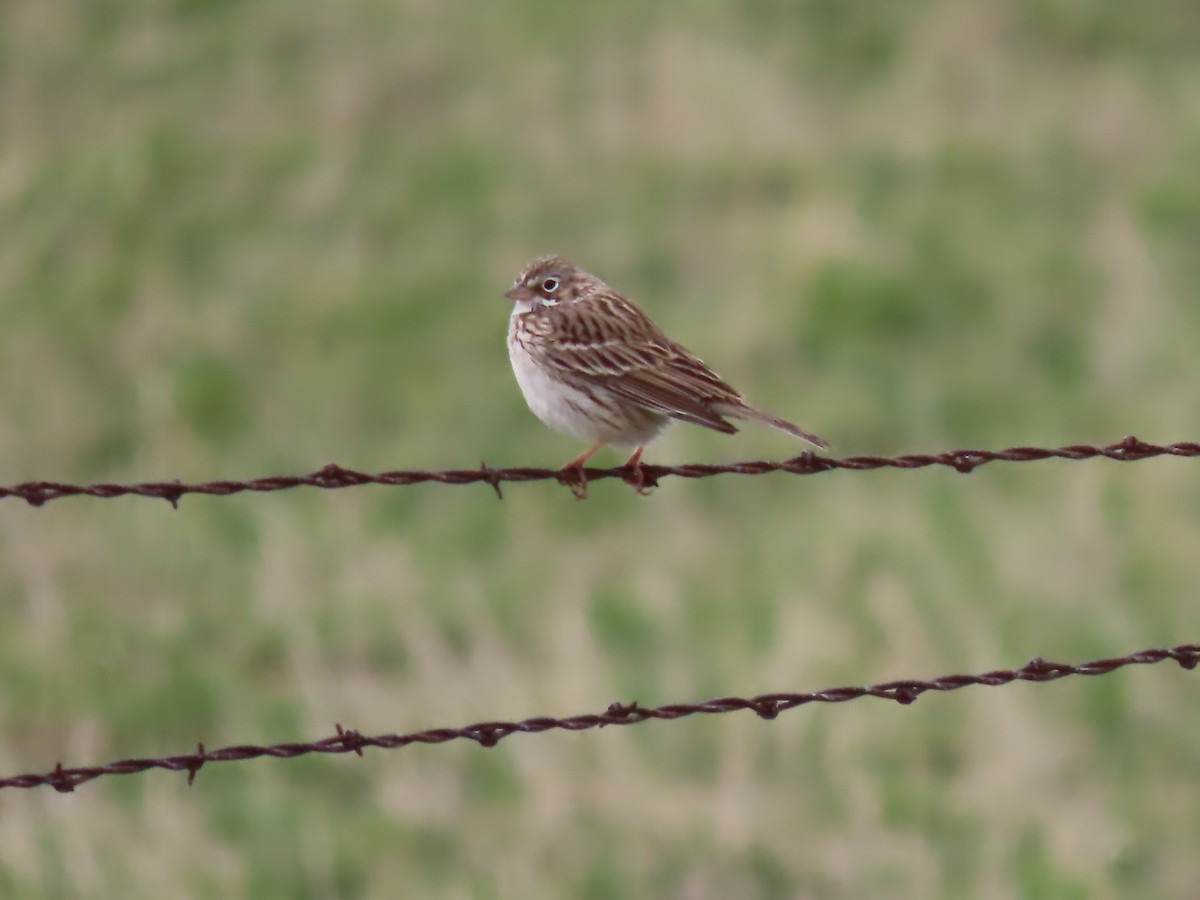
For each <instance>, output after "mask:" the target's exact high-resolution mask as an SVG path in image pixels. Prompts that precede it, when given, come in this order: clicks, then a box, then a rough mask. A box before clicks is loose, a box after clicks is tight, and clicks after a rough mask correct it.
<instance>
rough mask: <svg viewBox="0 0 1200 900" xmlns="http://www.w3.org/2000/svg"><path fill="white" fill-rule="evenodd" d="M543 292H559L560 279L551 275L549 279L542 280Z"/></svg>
mask: <svg viewBox="0 0 1200 900" xmlns="http://www.w3.org/2000/svg"><path fill="white" fill-rule="evenodd" d="M542 290H543V291H545V292H546V293H547V294H553V293H554V292H555V291H557V290H558V279H557V278H555V277H554V276H553V275H551V276H550V277H549V278H543V279H542Z"/></svg>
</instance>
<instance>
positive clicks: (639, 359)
mask: <svg viewBox="0 0 1200 900" xmlns="http://www.w3.org/2000/svg"><path fill="white" fill-rule="evenodd" d="M504 296H505V297H507V298H508V299H510V300H513V301H514V305H513V311H512V317H511V319H510V320H509V325H508V355H509V358H510V359H511V360H512V367H513V373H514V374H515V375H516V376H517V384H519V385H520V386H521V392H522V393H523V394H524V395H525V402H526V403H528V404H529V408H530V410H532V411H533V413H534V415H536V416H537V417H538V418H539V419H541V420H542V421H543V422H545V423H546V424H547V425H548V426H550V427H551V428H553V429H554V430H555V431H561V432H563V433H564V434H569V435H571V436H572V437H575V438H578V439H579V440H581V441H587V442H588V443H589V444H591V446H590V447H588V449H587V450H585V451H583V453H581V454H579V455H578V456H577V457H575V458H574V459H573V460H571V461H570V462H568V463H567V464H566V465H565V466H563V468H564V470H566V469H574V470H576V472H577V483H578V484H580V485H582V486H583V490H584V491H586V481H585V480H584V478H583V464H584V462H586V461H587V459H588V458H589V457H591V456H592V454H594V453H595V452H596V451H597V450H599V449H600V448H601V447H603V446H604V445H605V444H612V445H614V446H617V447H632V448H634V449H633V455H632V456H630V457H629V460H628V461H627V462H626V465H627V466H631V467H633V468H634V471H635V473H637V474H636V475H635V481H636V483H637V484H638V487H639V490H640V486H641V484H640V481H641V479H640V472H641V468H640V462H639V461H640V459H641V456H642V450H643V449H644V448H645V446H646V444H648V443H649V442H650V441H651V440H653V439H654V438H655V437H656V436H657V435H658V433H659V432H660V431H661V430H662V428H663V426H664V425H666V424H667V423H668V422H669V421H670V420H671V419H680V420H682V421H684V422H691V423H693V424H695V425H703V426H704V427H705V428H711V429H713V430H714V431H721V432H724V433H725V434H733V433H734V432H736V431H737V428H735V427H734V426H733V425H732V424H731V423H730V422H729V421H728V420H727V418H726V417H729V418H733V419H744V420H748V421H753V422H761V423H763V424H765V425H770V426H772V427H773V428H778V429H779V430H780V431H786V432H787V433H788V434H791V435H795V436H796V437H798V438H800V439H802V440H805V441H808V442H809V443H810V444H813V445H815V446H817V447H820V448H821V449H822V450H827V449H829V444H828V443H826V442H825V441H824V440H822V439H821V438H819V437H817V436H816V435H815V434H811V433H809V432H807V431H805V430H804V429H803V428H800V427H799V426H797V425H793V424H792V423H791V422H788V421H786V420H784V419H781V418H779V417H778V416H773V415H771V414H770V413H768V412H764V411H763V410H761V409H758V408H756V407H754V406H751V405H750V404H749V403H747V402H746V399H745V398H744V397H743V396H742V395H741V394H740V393H738V391H736V390H734V389H733V388H732V387H730V385H729V384H727V383H726V382H725V381H724V380H723V379H722V378H721V377H720V376H719V375H717V374H716V373H715V372H714V371H713V370H712V369H710V368H709V367H708V366H707V365H705V364H704V362H703V361H702V360H700V359H699V358H698V357H696V356H694V355H693V354H692V353H690V352H689V351H688V350H686V349H685V348H684V347H682V346H680V345H679V344H677V343H675V342H674V341H673V340H671V339H670V338H669V337H667V336H666V334H664V333H663V331H662V329H661V328H659V327H658V326H657V325H655V324H654V322H653V321H651V319H650V317H649V316H647V315H646V314H645V313H644V312H642V311H641V310H640V309H638V308H637V307H636V306H634V304H633V303H632V302H631V301H629V300H628V299H626V298H625V297H623V296H622V295H621V294H619V293H617V291H615V290H613V289H612V288H611V287H609V286H608V285H607V284H605V283H604V282H603V281H601V280H600V279H599V278H597V277H596V276H595V275H592V274H589V273H588V272H585V271H584V270H583V269H581V268H579V267H578V266H576V265H574V264H573V263H571V262H570V261H568V260H566V259H563V258H562V257H561V256H539V257H538V258H537V259H535V260H533V261H532V262H531V263H529V265H527V266H526V267H525V268H524V270H523V271H522V272H521V274H520V275H518V276H517V279H516V281H514V282H513V286H512V288H511V289H510V290H509V291H508V292H507V293H505V295H504Z"/></svg>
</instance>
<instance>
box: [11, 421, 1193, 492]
mask: <svg viewBox="0 0 1200 900" xmlns="http://www.w3.org/2000/svg"><path fill="white" fill-rule="evenodd" d="M1158 456H1178V457H1186V458H1192V457H1196V456H1200V444H1197V443H1191V442H1178V443H1174V444H1149V443H1146V442H1145V441H1142V440H1140V439H1138V438H1136V437H1133V436H1132V435H1130V436H1129V437H1126V438H1125V439H1124V440H1121V441H1119V442H1118V443H1115V444H1110V445H1108V446H1106V447H1097V446H1091V445H1089V444H1072V445H1070V446H1066V447H1009V448H1007V449H1004V450H946V451H943V452H941V453H931V454H906V455H902V456H847V457H842V458H836V457H829V456H818V455H817V454H815V453H802V454H801V455H799V456H795V457H792V458H791V459H786V460H782V461H776V462H771V461H767V460H758V461H750V462H735V463H724V464H717V465H704V464H689V465H681V466H661V465H653V464H650V463H643V464H642V465H641V466H640V467H638V468H636V469H635V468H633V467H630V466H616V467H613V468H610V469H597V468H590V467H589V468H585V469H582V470H577V469H538V468H529V467H524V466H518V467H513V468H505V469H493V468H491V467H490V466H488V465H487V464H486V463H481V464H480V467H479V468H478V469H443V470H423V469H400V470H395V471H390V472H378V473H369V472H358V471H355V470H354V469H346V468H343V467H342V466H339V465H337V464H335V463H330V464H329V465H327V466H325V467H324V468H322V469H319V470H317V471H316V472H312V473H310V474H308V475H270V476H266V477H263V478H253V479H250V480H248V481H228V480H221V481H205V482H199V483H195V484H184V483H182V482H180V481H144V482H139V483H136V484H113V483H109V482H99V483H96V484H69V483H64V482H58V481H27V482H24V483H22V484H14V485H10V486H7V487H0V500H3V499H4V498H7V497H14V498H19V499H21V500H24V501H25V502H27V503H28V504H29V505H30V506H42V505H44V504H45V503H48V502H49V501H51V500H58V499H61V498H63V497H80V496H83V497H98V498H102V499H112V498H114V497H125V496H137V497H151V498H155V499H159V500H166V501H167V502H168V503H170V504H171V505H172V506H175V507H177V506H178V505H179V499H180V498H181V497H183V496H184V495H185V494H207V495H208V496H212V497H229V496H232V495H234V494H241V493H244V492H247V491H250V492H257V493H266V492H271V491H285V490H290V489H292V488H297V487H314V488H323V489H326V490H332V489H336V488H347V487H357V486H358V485H364V484H381V485H390V486H393V487H400V486H404V485H411V484H422V483H425V482H437V483H440V484H459V485H461V484H480V483H482V484H487V485H490V486H491V487H492V489H493V490H494V491H495V492H496V496H497V497H500V498H501V499H503V494H502V493H501V489H500V486H501V484H503V483H505V482H530V481H556V482H558V483H559V484H562V485H565V486H566V487H569V488H571V489H572V491H574V492H575V494H576V496H583V492H581V491H580V488H581V487H582V486H585V485H586V484H587V483H590V482H593V481H602V480H604V479H606V478H619V479H621V480H622V481H625V482H627V483H629V484H631V485H634V486H635V487H637V488H639V489H640V488H642V487H655V486H656V485H657V484H658V482H659V481H660V480H661V479H663V478H666V477H671V476H674V477H676V478H711V477H713V476H716V475H767V474H770V473H772V472H786V473H788V474H790V475H816V474H819V473H821V472H828V471H831V470H834V469H849V470H852V471H860V472H861V471H867V470H871V469H923V468H927V467H929V466H945V467H947V468H951V469H954V470H956V471H958V472H961V473H963V474H967V473H969V472H973V471H974V470H975V469H977V468H979V467H980V466H982V465H984V464H985V463H990V462H1038V461H1041V460H1047V459H1065V460H1074V461H1082V460H1086V459H1096V458H1103V459H1110V460H1114V461H1117V462H1137V461H1139V460H1143V459H1151V458H1154V457H1158Z"/></svg>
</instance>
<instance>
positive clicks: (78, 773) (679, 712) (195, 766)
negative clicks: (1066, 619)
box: [0, 644, 1200, 793]
mask: <svg viewBox="0 0 1200 900" xmlns="http://www.w3.org/2000/svg"><path fill="white" fill-rule="evenodd" d="M1168 659H1173V660H1175V662H1177V663H1179V665H1180V666H1182V667H1183V668H1184V669H1188V670H1191V669H1194V668H1195V667H1196V665H1197V663H1200V644H1181V645H1179V646H1177V647H1171V648H1169V649H1151V650H1142V651H1139V652H1137V653H1130V654H1129V655H1127V656H1118V657H1114V658H1112V659H1098V660H1093V661H1092V662H1085V663H1079V664H1077V665H1070V664H1067V663H1056V662H1049V661H1047V660H1045V659H1042V658H1041V657H1035V658H1034V659H1033V660H1032V661H1030V662H1029V663H1028V664H1026V665H1025V666H1022V667H1021V668H1020V669H997V670H995V671H992V672H983V673H981V674H978V675H943V676H941V677H940V678H934V679H932V680H930V681H916V680H905V681H887V682H883V683H880V684H875V685H871V686H869V687H841V688H831V689H828V690H823V691H812V692H810V693H806V694H761V695H759V696H757V697H751V698H748V699H747V698H742V697H722V698H719V699H716V700H708V701H706V702H704V703H675V704H670V705H667V706H658V707H642V706H639V705H638V704H637V703H636V702H634V703H628V704H626V703H613V704H612V705H611V706H609V707H608V709H606V710H605V711H604V712H602V713H600V714H598V715H596V714H593V715H579V716H570V717H568V718H565V719H555V718H549V717H544V716H543V717H538V718H533V719H525V720H523V721H520V722H479V723H477V724H475V725H468V726H466V727H465V728H431V729H428V730H426V731H417V732H413V733H410V734H381V735H376V736H374V737H370V736H366V735H363V734H361V733H359V732H358V731H355V730H353V729H350V730H347V729H344V728H342V726H341V724H338V725H337V726H336V728H337V733H336V734H334V735H331V736H330V737H327V738H323V739H322V740H318V741H313V742H311V743H286V744H272V745H270V746H257V745H255V744H237V745H234V746H230V747H222V748H220V749H218V750H206V749H205V747H204V744H199V745H197V748H196V752H195V753H186V754H183V755H180V756H167V757H161V758H157V759H122V760H117V761H116V762H111V763H108V764H106V765H102V766H90V767H83V768H75V769H66V768H63V765H62V763H59V764H58V765H57V766H55V767H54V769H53V770H52V771H50V772H46V773H44V774H41V775H14V776H12V777H9V778H0V790H3V789H5V788H35V787H42V786H47V785H48V786H50V787H52V788H54V789H55V790H57V791H59V792H62V793H69V792H71V791H73V790H75V788H76V787H77V786H79V785H81V784H83V783H85V782H88V781H92V780H94V779H96V778H101V777H104V776H108V775H136V774H139V773H142V772H146V771H148V770H150V769H166V770H168V771H171V772H187V773H188V779H187V780H188V784H189V785H190V784H192V783H193V782H194V781H195V778H196V773H197V772H199V771H200V769H201V767H203V766H204V765H206V764H208V763H214V762H240V761H244V760H250V759H258V758H259V757H263V756H269V757H274V758H276V759H291V758H292V757H296V756H305V755H307V754H310V753H331V754H332V753H357V754H358V755H359V756H362V755H363V750H365V749H366V748H368V747H376V748H379V749H381V750H398V749H400V748H401V747H407V746H408V745H410V744H445V743H447V742H449V741H455V740H471V741H475V742H476V743H477V744H479V745H480V746H481V747H494V746H496V744H498V743H499V742H500V741H501V740H503V739H504V738H506V737H508V736H509V735H512V734H539V733H541V732H543V731H551V730H554V729H558V730H562V731H587V730H589V729H592V728H603V727H604V726H606V725H636V724H638V723H639V722H646V721H649V720H651V719H660V720H666V721H673V720H675V719H682V718H685V717H687V716H693V715H697V714H699V713H705V714H710V715H715V714H719V713H730V712H737V711H739V710H750V711H751V712H753V713H755V714H756V715H758V716H759V717H760V718H763V719H774V718H775V717H777V716H778V715H779V714H780V713H782V712H787V711H788V710H790V709H795V708H796V707H799V706H804V705H806V704H809V703H845V702H847V701H850V700H858V699H861V698H863V697H877V698H879V699H881V700H894V701H896V702H897V703H900V704H904V705H908V704H911V703H913V702H914V701H916V699H917V698H918V697H920V696H921V695H922V694H924V693H926V692H928V691H943V692H944V691H957V690H960V689H962V688H965V687H970V686H971V685H977V684H978V685H986V686H989V687H998V686H1001V685H1006V684H1012V683H1013V682H1015V681H1029V682H1034V683H1043V682H1047V681H1057V680H1058V679H1060V678H1066V677H1067V676H1069V675H1107V674H1108V673H1110V672H1113V671H1115V670H1117V669H1120V668H1123V667H1125V666H1131V665H1152V664H1154V663H1160V662H1163V661H1164V660H1168Z"/></svg>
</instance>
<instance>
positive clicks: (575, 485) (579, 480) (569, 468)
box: [560, 441, 604, 500]
mask: <svg viewBox="0 0 1200 900" xmlns="http://www.w3.org/2000/svg"><path fill="white" fill-rule="evenodd" d="M603 446H604V442H603V441H597V442H596V443H594V444H592V446H590V447H588V448H587V449H586V450H584V451H583V452H582V453H580V454H579V455H578V456H577V457H575V458H574V459H573V460H571V461H570V462H569V463H567V464H566V465H565V466H563V467H562V469H561V470H560V471H561V472H563V473H564V474H566V473H568V472H570V473H571V480H570V482H569V484H570V486H571V493H572V494H574V495H575V498H576V499H577V500H583V499H584V498H585V497H587V475H585V474H584V473H583V464H584V463H585V462H587V461H588V460H589V459H591V458H592V456H593V455H594V454H595V453H596V451H597V450H599V449H600V448H601V447H603Z"/></svg>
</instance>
